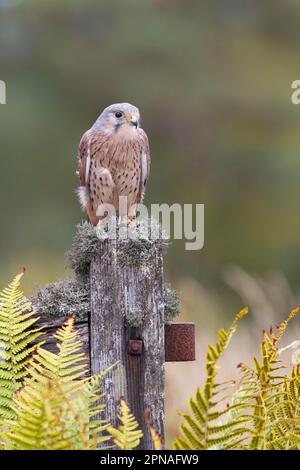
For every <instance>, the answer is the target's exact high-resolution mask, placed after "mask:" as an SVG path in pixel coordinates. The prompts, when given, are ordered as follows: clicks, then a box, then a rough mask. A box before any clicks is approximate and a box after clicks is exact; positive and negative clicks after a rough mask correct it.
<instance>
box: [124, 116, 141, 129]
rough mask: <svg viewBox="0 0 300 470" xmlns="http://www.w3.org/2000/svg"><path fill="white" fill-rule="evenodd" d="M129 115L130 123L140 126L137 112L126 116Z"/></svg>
mask: <svg viewBox="0 0 300 470" xmlns="http://www.w3.org/2000/svg"><path fill="white" fill-rule="evenodd" d="M126 117H127V121H128V122H129V124H131V125H132V126H134V127H135V128H137V127H138V125H139V119H138V117H137V116H136V115H135V114H129V115H127V116H126Z"/></svg>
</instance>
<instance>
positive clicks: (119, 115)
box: [115, 111, 123, 118]
mask: <svg viewBox="0 0 300 470" xmlns="http://www.w3.org/2000/svg"><path fill="white" fill-rule="evenodd" d="M115 116H116V118H120V117H122V116H123V113H121V111H117V112H116V113H115Z"/></svg>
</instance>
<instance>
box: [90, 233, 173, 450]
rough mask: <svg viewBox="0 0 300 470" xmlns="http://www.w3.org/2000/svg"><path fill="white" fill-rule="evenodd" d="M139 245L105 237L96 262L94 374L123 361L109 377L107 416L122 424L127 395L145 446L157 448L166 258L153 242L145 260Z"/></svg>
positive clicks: (92, 331) (161, 406) (161, 405)
mask: <svg viewBox="0 0 300 470" xmlns="http://www.w3.org/2000/svg"><path fill="white" fill-rule="evenodd" d="M133 243H135V242H132V241H131V240H105V241H103V242H102V243H101V244H100V246H99V252H98V253H97V254H96V255H95V256H94V258H93V259H92V262H91V269H90V283H91V315H90V351H91V352H90V354H91V372H92V373H95V374H97V373H99V372H101V371H103V370H105V369H106V368H107V367H109V366H111V365H112V364H114V363H116V362H117V363H118V365H117V367H115V368H113V369H112V370H111V371H110V372H109V373H108V376H107V377H106V378H105V380H104V387H105V392H106V394H107V398H106V401H107V404H108V405H107V411H106V413H107V417H108V418H109V419H110V420H112V422H113V423H114V424H116V413H117V409H118V403H119V400H120V397H121V396H124V397H125V399H126V401H127V403H128V405H129V407H130V408H131V411H132V412H133V414H134V415H135V417H136V419H137V421H138V422H139V424H140V427H141V429H142V431H143V434H144V438H143V441H142V442H141V446H140V447H141V448H143V449H151V448H152V441H151V436H150V433H149V429H148V427H147V425H146V422H145V418H144V411H145V410H146V409H150V410H151V418H152V421H153V425H154V427H155V429H156V430H157V432H159V434H160V435H161V436H164V362H165V349H164V285H163V259H162V248H161V246H160V245H157V244H153V245H152V246H151V247H149V248H148V250H149V252H148V257H147V258H148V259H147V260H146V262H145V260H144V261H142V262H140V260H139V254H138V253H136V252H135V251H134V246H133ZM137 243H138V242H137ZM130 251H132V252H133V256H132V257H131V256H130Z"/></svg>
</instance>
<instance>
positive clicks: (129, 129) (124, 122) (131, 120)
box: [94, 103, 140, 135]
mask: <svg viewBox="0 0 300 470" xmlns="http://www.w3.org/2000/svg"><path fill="white" fill-rule="evenodd" d="M139 123H140V112H139V110H138V108H137V107H136V106H133V105H132V104H129V103H116V104H112V105H111V106H108V107H107V108H105V109H104V111H103V112H102V113H101V114H100V116H99V117H98V119H97V121H96V122H95V124H94V126H95V127H96V128H97V129H101V130H105V131H107V132H111V133H115V134H123V133H124V134H128V135H134V131H136V129H137V128H138V126H139Z"/></svg>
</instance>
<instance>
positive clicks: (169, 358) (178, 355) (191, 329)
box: [165, 323, 196, 362]
mask: <svg viewBox="0 0 300 470" xmlns="http://www.w3.org/2000/svg"><path fill="white" fill-rule="evenodd" d="M195 359H196V351H195V323H167V324H165V361H166V362H181V361H182V362H184V361H195Z"/></svg>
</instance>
